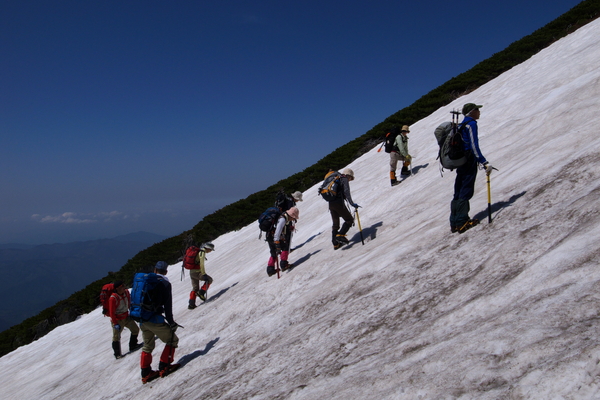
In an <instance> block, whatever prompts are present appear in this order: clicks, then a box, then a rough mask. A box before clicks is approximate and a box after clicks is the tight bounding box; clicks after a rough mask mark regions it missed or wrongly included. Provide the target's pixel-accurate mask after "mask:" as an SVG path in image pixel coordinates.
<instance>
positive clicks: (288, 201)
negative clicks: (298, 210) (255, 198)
mask: <svg viewBox="0 0 600 400" xmlns="http://www.w3.org/2000/svg"><path fill="white" fill-rule="evenodd" d="M295 205H296V202H295V201H294V199H293V198H291V197H289V196H288V195H287V194H285V192H284V191H283V189H282V190H280V191H279V192H277V196H276V197H275V207H277V208H278V209H279V210H280V211H281V212H284V211H287V210H289V209H290V208H292V207H293V206H295Z"/></svg>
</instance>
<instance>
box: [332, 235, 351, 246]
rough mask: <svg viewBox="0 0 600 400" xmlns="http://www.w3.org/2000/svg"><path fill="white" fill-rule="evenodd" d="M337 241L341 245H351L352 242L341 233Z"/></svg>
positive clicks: (336, 238)
mask: <svg viewBox="0 0 600 400" xmlns="http://www.w3.org/2000/svg"><path fill="white" fill-rule="evenodd" d="M335 240H336V241H337V242H338V243H339V244H348V243H350V241H349V240H348V239H347V238H346V235H342V234H341V233H338V234H337V236H336V237H335Z"/></svg>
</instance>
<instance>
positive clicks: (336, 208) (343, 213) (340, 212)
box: [329, 200, 354, 244]
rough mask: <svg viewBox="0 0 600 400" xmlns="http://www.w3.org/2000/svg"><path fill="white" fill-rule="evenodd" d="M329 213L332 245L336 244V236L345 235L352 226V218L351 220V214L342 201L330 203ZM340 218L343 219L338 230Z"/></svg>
mask: <svg viewBox="0 0 600 400" xmlns="http://www.w3.org/2000/svg"><path fill="white" fill-rule="evenodd" d="M329 213H330V214H331V221H332V222H333V224H332V226H331V233H332V241H333V244H336V243H337V241H336V240H335V237H336V235H337V234H338V233H339V234H340V235H345V234H346V233H347V232H348V231H349V230H350V227H351V226H352V224H353V223H354V218H352V214H350V211H349V210H348V208H346V205H345V204H344V201H343V200H341V201H330V202H329ZM340 218H343V219H344V224H343V225H342V229H340Z"/></svg>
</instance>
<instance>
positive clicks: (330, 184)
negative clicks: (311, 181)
mask: <svg viewBox="0 0 600 400" xmlns="http://www.w3.org/2000/svg"><path fill="white" fill-rule="evenodd" d="M341 177H342V174H340V173H339V172H333V173H330V174H327V175H326V176H325V180H324V181H323V184H322V185H321V187H319V195H320V196H321V197H323V199H325V200H326V201H333V200H335V199H337V198H339V197H340V194H341V193H340V178H341Z"/></svg>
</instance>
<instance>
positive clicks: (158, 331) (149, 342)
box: [140, 322, 179, 354]
mask: <svg viewBox="0 0 600 400" xmlns="http://www.w3.org/2000/svg"><path fill="white" fill-rule="evenodd" d="M140 327H141V328H142V339H144V347H142V351H143V352H146V353H150V354H152V350H154V347H155V346H156V342H155V338H154V336H155V335H156V336H158V338H159V339H160V340H161V341H163V342H164V343H165V344H166V345H167V346H171V347H173V348H176V347H177V344H178V343H179V338H178V337H177V335H176V334H175V332H173V331H172V330H171V327H169V325H167V324H166V323H164V322H163V323H162V324H155V323H154V322H142V324H141V326H140Z"/></svg>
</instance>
